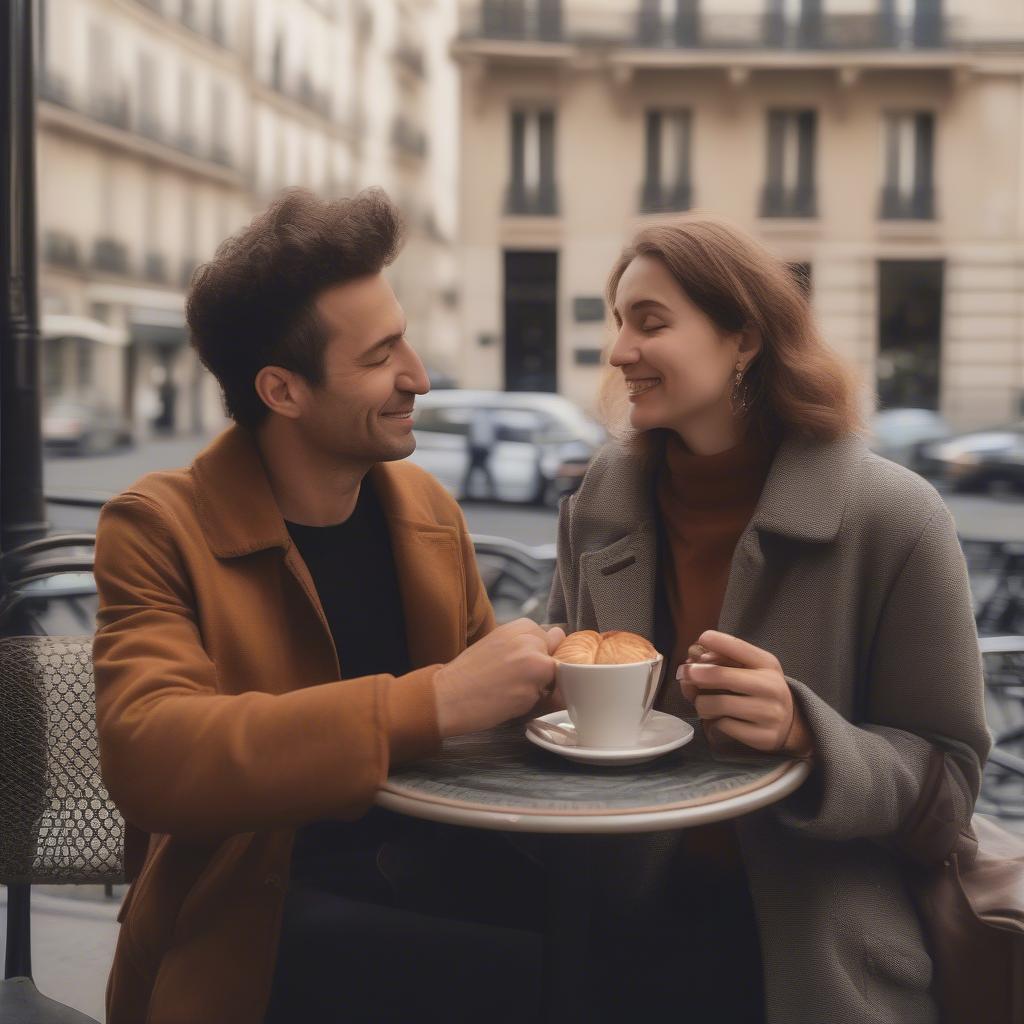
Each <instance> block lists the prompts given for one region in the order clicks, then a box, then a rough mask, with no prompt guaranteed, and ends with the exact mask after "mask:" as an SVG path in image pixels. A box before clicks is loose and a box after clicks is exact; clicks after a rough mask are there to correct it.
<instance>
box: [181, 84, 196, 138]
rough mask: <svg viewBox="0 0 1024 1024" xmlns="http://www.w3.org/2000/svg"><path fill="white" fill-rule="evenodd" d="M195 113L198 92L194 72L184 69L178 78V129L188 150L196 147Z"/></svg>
mask: <svg viewBox="0 0 1024 1024" xmlns="http://www.w3.org/2000/svg"><path fill="white" fill-rule="evenodd" d="M195 113H196V91H195V83H194V82H193V79H192V72H191V71H190V70H189V69H188V68H182V69H181V74H180V75H179V77H178V127H179V129H180V131H181V141H182V144H183V145H184V147H185V148H186V149H188V150H191V149H193V148H194V146H195Z"/></svg>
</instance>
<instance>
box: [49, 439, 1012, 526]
mask: <svg viewBox="0 0 1024 1024" xmlns="http://www.w3.org/2000/svg"><path fill="white" fill-rule="evenodd" d="M205 443H206V440H205V439H203V438H195V437H190V438H175V439H170V440H157V441H151V442H149V443H148V444H145V445H140V446H139V447H137V448H134V449H130V450H128V451H124V452H118V453H116V454H112V455H105V456H100V457H97V458H78V457H74V456H61V457H50V458H47V460H46V462H45V465H44V474H45V479H44V483H45V487H46V491H47V493H62V494H63V493H76V494H99V495H102V496H108V495H110V494H114V493H116V492H118V491H120V490H123V489H124V488H126V487H128V486H129V485H130V484H131V483H132V482H133V481H135V480H137V479H138V478H139V477H140V476H142V475H143V474H144V473H148V472H150V471H152V470H157V469H170V468H173V467H175V466H184V465H187V463H188V462H189V461H190V460H191V459H192V457H193V456H194V455H195V454H196V453H197V452H198V451H199V450H200V449H201V448H202V447H203V446H204V445H205ZM946 500H947V502H948V504H949V506H950V508H951V509H952V510H953V514H954V516H955V517H956V521H957V527H958V528H959V530H960V533H961V535H962V536H964V537H968V538H971V539H979V540H1024V501H1022V500H1021V498H1020V496H1018V495H1012V494H999V495H958V494H947V495H946ZM465 512H466V519H467V521H468V522H469V528H470V530H472V531H473V532H474V533H485V534H491V535H495V536H500V537H510V538H512V539H514V540H518V541H521V542H522V543H524V544H548V543H551V542H553V541H554V539H555V529H556V522H557V516H556V514H555V512H554V510H553V509H541V508H536V507H532V506H529V505H525V506H522V505H488V504H477V503H469V504H467V505H466V506H465ZM50 514H51V518H52V520H53V523H54V526H55V527H57V528H59V529H64V530H67V529H76V530H89V529H92V528H93V526H94V525H95V514H94V513H93V512H91V511H88V510H84V509H68V508H53V509H51V510H50Z"/></svg>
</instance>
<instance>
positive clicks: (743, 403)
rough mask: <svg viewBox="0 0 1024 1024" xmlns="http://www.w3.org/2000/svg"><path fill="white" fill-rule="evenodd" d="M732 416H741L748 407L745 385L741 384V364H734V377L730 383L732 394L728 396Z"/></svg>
mask: <svg viewBox="0 0 1024 1024" xmlns="http://www.w3.org/2000/svg"><path fill="white" fill-rule="evenodd" d="M729 401H730V403H731V405H732V412H733V415H734V416H742V415H743V414H744V413H745V412H746V411H747V407H748V395H747V388H746V385H745V384H744V383H743V363H737V364H736V376H735V378H734V379H733V382H732V393H731V394H730V396H729Z"/></svg>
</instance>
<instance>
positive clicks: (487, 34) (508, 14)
mask: <svg viewBox="0 0 1024 1024" xmlns="http://www.w3.org/2000/svg"><path fill="white" fill-rule="evenodd" d="M478 26H479V34H480V35H481V36H482V37H483V38H485V39H523V40H525V39H531V40H538V41H541V42H559V41H560V40H561V39H562V38H563V20H562V4H561V0H529V2H528V0H482V2H481V5H480V9H479V21H478Z"/></svg>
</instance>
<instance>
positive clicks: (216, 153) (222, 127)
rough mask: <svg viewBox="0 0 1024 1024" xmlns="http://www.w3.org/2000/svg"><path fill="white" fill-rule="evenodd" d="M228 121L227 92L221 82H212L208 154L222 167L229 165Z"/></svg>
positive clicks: (229, 118)
mask: <svg viewBox="0 0 1024 1024" xmlns="http://www.w3.org/2000/svg"><path fill="white" fill-rule="evenodd" d="M230 121H231V117H230V112H229V110H228V94H227V90H226V89H225V88H224V85H223V84H222V83H221V82H214V83H213V85H212V86H211V87H210V154H211V156H212V157H213V159H214V160H215V161H216V162H217V163H219V164H224V165H230V163H231V149H230V146H229V145H228V137H227V135H228V124H230Z"/></svg>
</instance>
